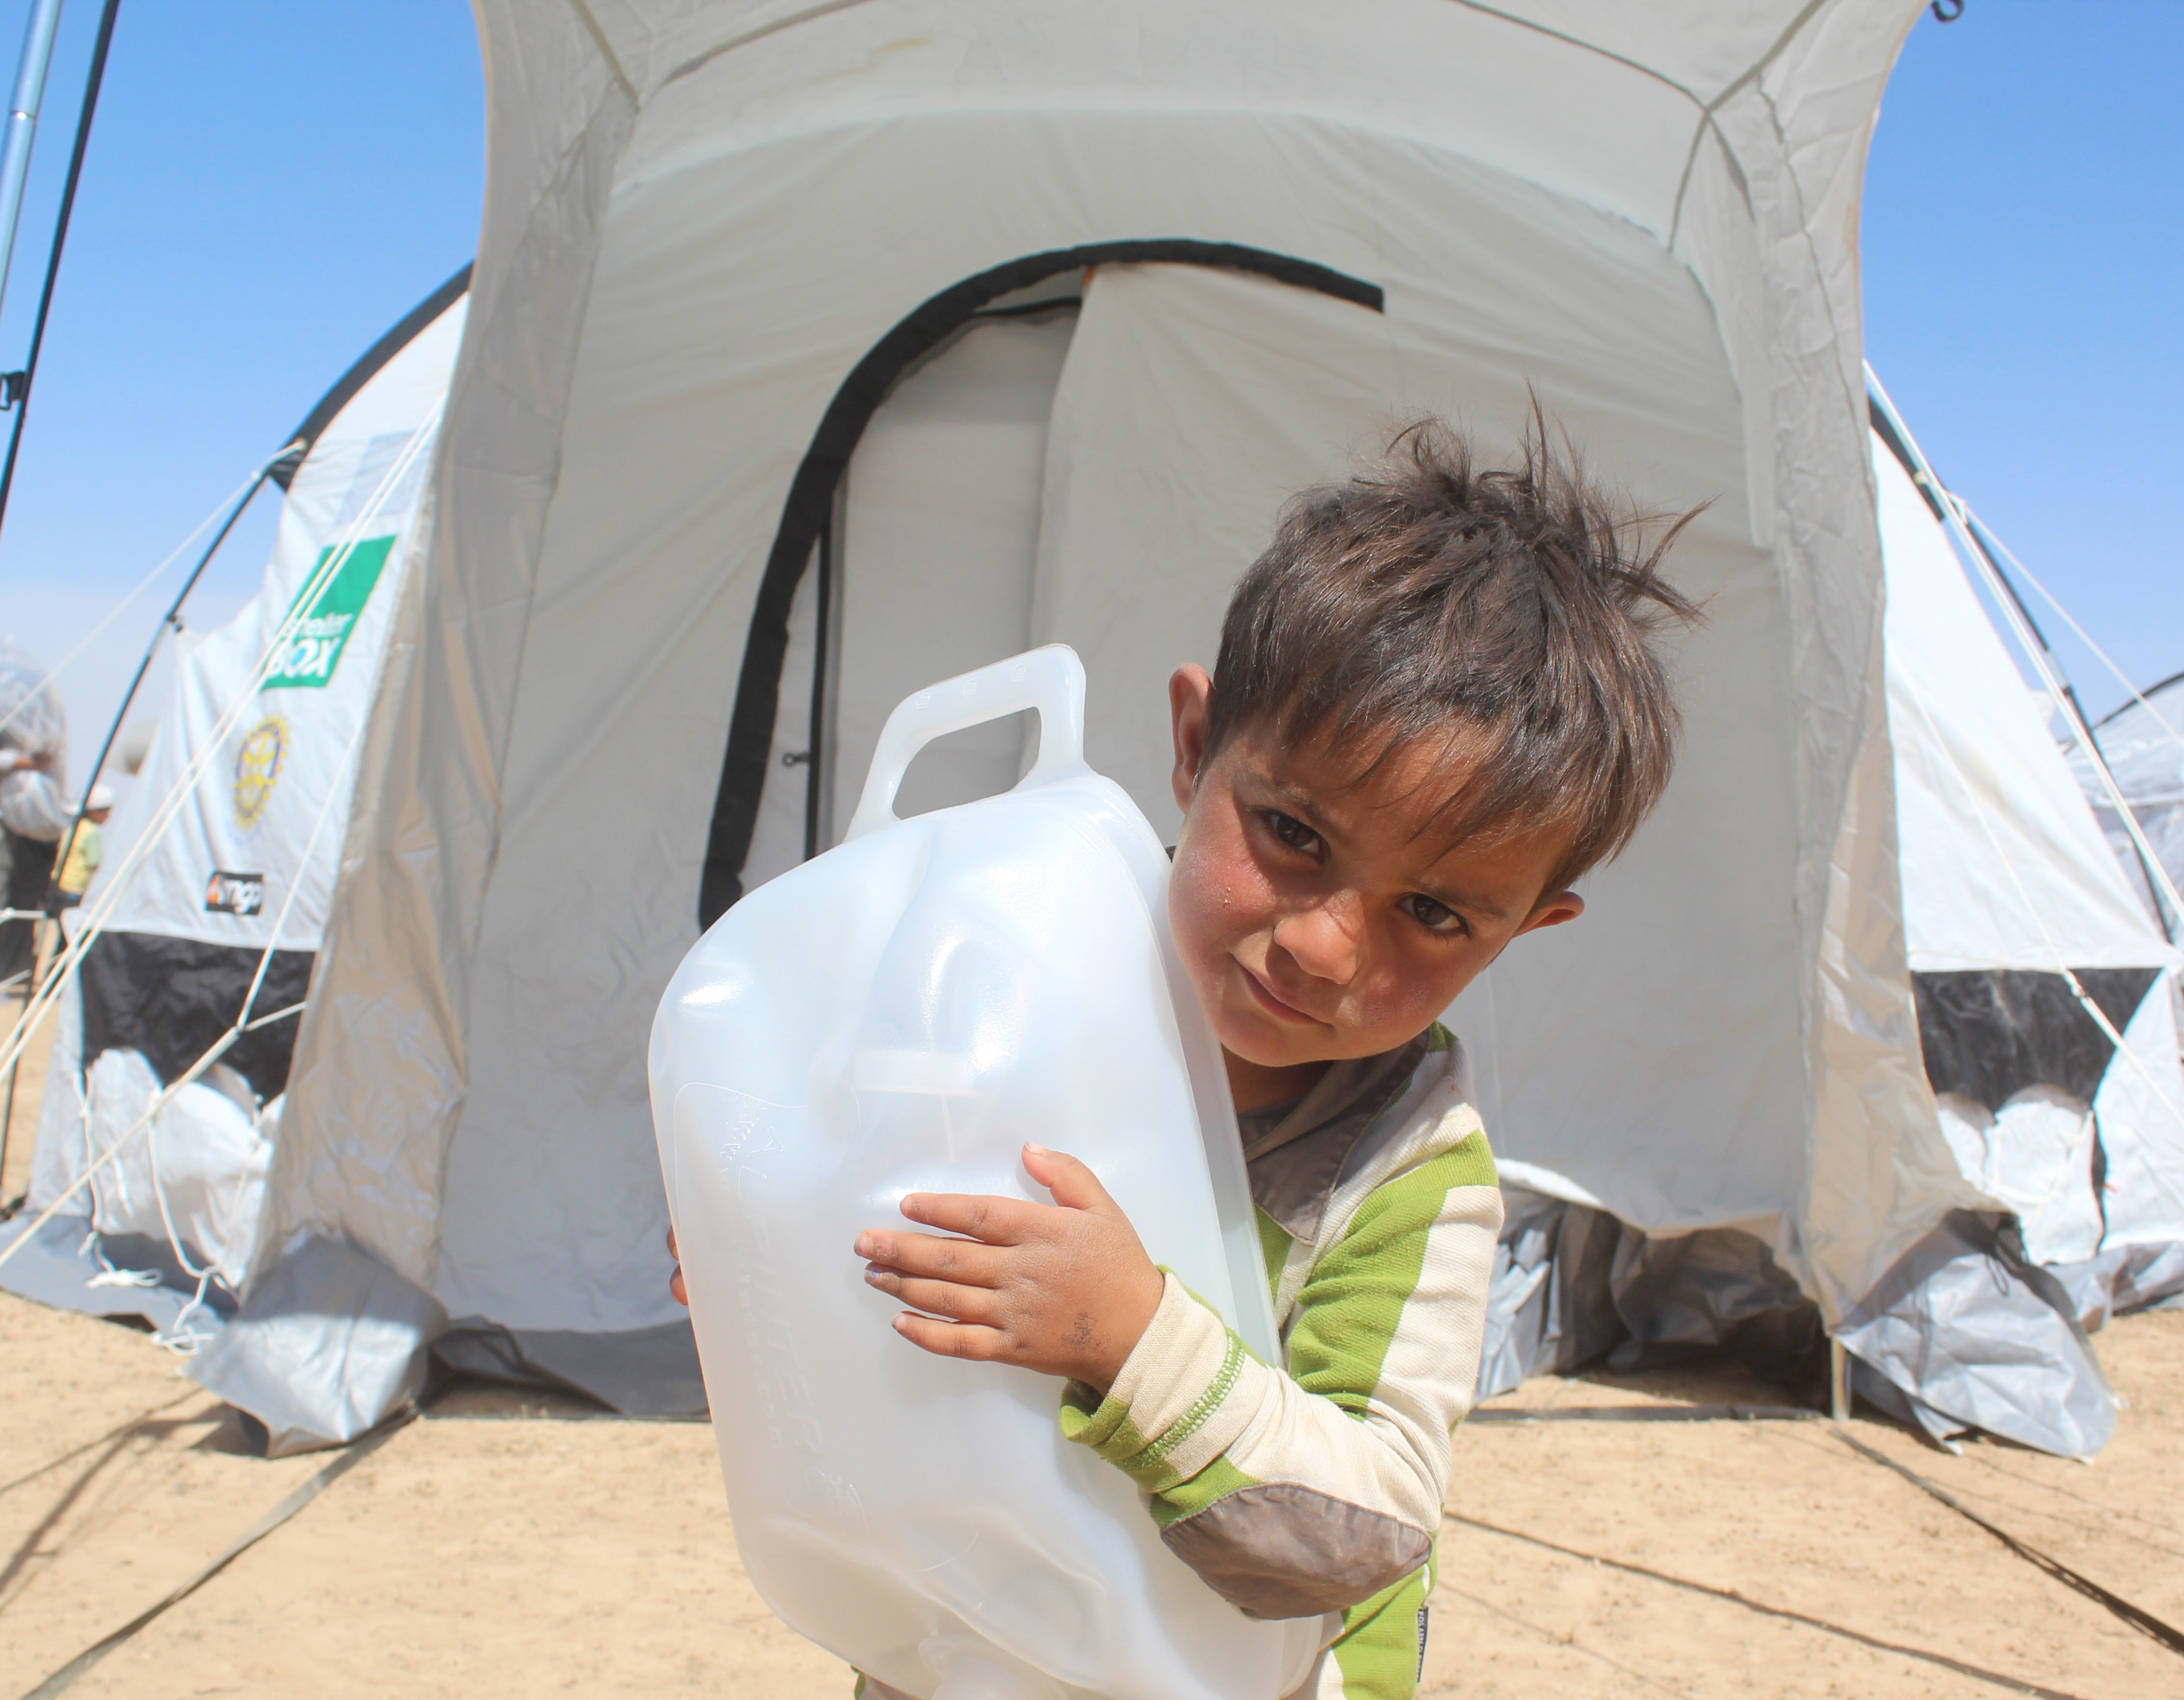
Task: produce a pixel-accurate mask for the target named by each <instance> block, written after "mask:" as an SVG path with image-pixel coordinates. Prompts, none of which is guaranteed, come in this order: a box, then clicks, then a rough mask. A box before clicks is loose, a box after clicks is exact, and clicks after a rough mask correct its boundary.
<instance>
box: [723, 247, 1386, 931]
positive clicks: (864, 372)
mask: <svg viewBox="0 0 2184 1700" xmlns="http://www.w3.org/2000/svg"><path fill="white" fill-rule="evenodd" d="M1147 264H1176V265H1187V266H1191V267H1212V268H1218V269H1222V270H1232V271H1243V272H1252V273H1257V274H1259V275H1260V276H1264V277H1268V278H1271V279H1273V280H1274V281H1277V282H1279V283H1282V284H1284V285H1287V286H1290V287H1295V288H1298V289H1303V290H1310V291H1312V292H1314V293H1318V294H1319V295H1323V296H1331V297H1333V298H1335V299H1337V300H1340V301H1343V302H1346V303H1350V304H1354V305H1356V306H1357V307H1362V308H1365V309H1369V310H1371V311H1373V312H1375V313H1377V312H1379V309H1380V308H1381V305H1382V301H1381V292H1380V290H1379V288H1378V287H1376V286H1374V285H1373V284H1370V283H1367V282H1365V281H1362V280H1361V279H1357V278H1353V277H1349V276H1344V275H1342V274H1340V273H1338V272H1334V271H1330V270H1328V269H1327V268H1325V267H1323V266H1318V265H1312V264H1310V263H1308V262H1306V261H1303V260H1299V259H1293V258H1291V257H1290V256H1287V255H1284V254H1270V253H1266V252H1263V251H1261V250H1258V249H1252V248H1236V247H1234V246H1232V245H1229V244H1220V243H1211V242H1180V241H1178V242H1115V243H1104V244H1100V245H1098V246H1095V247H1088V248H1081V249H1071V250H1066V251H1062V252H1059V253H1056V254H1035V255H1032V256H1030V257H1028V258H1027V259H1022V260H1019V261H1017V262H1014V263H1013V264H1011V265H1006V266H1001V267H999V268H996V269H995V270H992V271H989V272H986V273H983V274H981V275H980V276H977V277H973V278H969V279H967V280H965V281H963V282H962V283H961V284H958V285H956V287H953V288H951V289H950V290H947V291H944V292H943V293H941V294H940V295H938V296H936V297H934V298H933V299H931V300H929V301H928V302H927V303H925V304H924V305H923V306H922V307H920V308H919V309H917V311H916V312H915V313H912V314H911V315H909V317H907V318H905V320H903V321H902V322H901V323H900V324H899V325H898V326H896V327H895V328H894V330H893V331H892V332H889V335H888V336H887V337H884V338H883V339H882V340H881V342H880V343H878V344H877V345H876V346H875V347H874V348H872V351H871V353H869V354H867V355H866V357H865V359H864V360H861V361H860V362H859V363H858V365H857V366H856V368H855V371H852V372H851V374H850V377H849V378H848V379H847V380H846V381H845V382H844V384H843V386H842V388H841V390H840V391H839V392H838V393H837V395H836V396H835V399H834V403H833V406H832V407H830V408H829V409H828V410H827V416H826V419H825V421H823V422H822V425H821V426H820V429H819V431H818V432H817V434H816V438H815V439H814V441H813V443H812V445H811V449H810V451H809V452H808V453H807V454H806V455H805V460H804V463H803V465H801V467H799V471H798V474H797V477H796V480H795V482H794V485H793V487H792V488H791V492H790V495H789V499H788V504H787V505H786V509H785V510H784V513H783V518H782V522H781V527H780V530H779V532H777V535H776V538H775V540H774V547H773V549H772V552H771V554H770V556H769V559H768V564H767V570H766V583H765V585H764V587H763V588H762V589H761V590H760V597H759V606H758V609H757V610H756V612H755V616H754V618H753V621H752V625H751V633H750V638H749V644H748V647H747V649H746V651H745V655H744V668H743V673H742V680H741V689H740V690H739V693H738V698H737V701H736V709H735V717H734V721H733V724H732V727H731V729H730V733H729V739H728V748H727V755H726V756H725V758H724V760H723V761H722V765H721V784H720V790H719V794H718V797H717V800H716V805H715V810H714V817H713V824H712V832H711V836H710V843H709V846H708V851H707V856H706V862H705V878H704V881H703V883H702V885H701V888H700V891H699V922H700V924H701V925H705V926H710V925H711V923H712V922H713V921H714V920H716V918H718V917H719V915H720V913H721V911H723V910H724V909H726V908H727V906H728V905H729V904H730V903H733V901H734V900H736V898H738V897H739V896H741V895H742V894H743V893H744V892H745V891H748V890H749V889H751V888H752V887H753V886H755V885H758V884H760V883H764V882H765V881H766V880H767V879H770V878H773V877H774V876H775V875H777V874H779V873H782V872H786V871H787V870H788V868H789V867H794V865H795V864H796V863H797V862H799V861H804V860H806V859H807V858H809V857H811V856H816V855H817V854H818V853H819V852H820V851H821V850H825V849H827V848H828V847H830V846H831V845H833V844H835V843H836V842H838V839H839V838H840V835H841V833H842V831H843V830H844V829H845V828H846V827H847V825H848V822H849V818H850V813H851V811H853V810H854V808H855V805H856V798H857V791H858V789H859V787H860V786H861V784H862V783H863V780H864V773H865V769H866V766H867V764H868V763H869V762H870V761H871V758H872V750H873V747H874V745H875V744H877V740H878V738H879V732H880V727H881V726H882V725H883V723H884V722H885V721H886V719H887V716H888V714H889V711H891V710H892V709H893V708H894V705H895V704H897V703H898V702H900V701H901V700H903V698H905V697H906V696H908V695H909V694H911V692H912V691H915V690H917V689H919V688H922V687H923V686H925V685H928V684H931V683H933V682H934V680H935V679H937V678H945V677H951V676H953V675H954V674H956V673H958V672H968V671H969V670H970V669H971V668H972V667H977V666H983V665H985V664H986V663H987V662H989V661H993V660H1000V659H1001V658H1002V657H1004V656H1006V655H1015V654H1017V653H1019V652H1020V651H1022V650H1024V649H1029V648H1031V647H1033V646H1034V644H1037V643H1039V642H1044V641H1046V638H1047V636H1050V635H1053V634H1050V633H1049V634H1044V635H1035V630H1036V627H1037V625H1038V621H1037V620H1036V618H1035V610H1034V604H1035V601H1036V586H1037V582H1038V575H1039V553H1040V535H1041V519H1042V516H1043V513H1044V511H1045V503H1046V499H1047V496H1048V493H1049V488H1048V487H1049V478H1048V470H1047V465H1046V460H1047V456H1046V448H1047V438H1048V432H1049V427H1050V422H1051V421H1052V418H1053V415H1054V408H1055V403H1056V395H1057V393H1058V392H1059V390H1060V387H1061V381H1062V374H1063V369H1064V366H1065V365H1066V364H1067V359H1068V356H1069V353H1070V348H1071V346H1072V343H1073V339H1074V336H1075V332H1076V329H1077V325H1078V315H1079V311H1080V309H1081V308H1082V307H1083V304H1084V292H1085V290H1086V289H1087V288H1088V287H1089V284H1090V282H1091V280H1092V279H1093V277H1094V276H1095V274H1096V272H1097V271H1098V270H1099V269H1100V267H1102V266H1114V265H1132V266H1135V265H1147ZM1155 402H1156V398H1153V397H1151V396H1148V397H1146V398H1145V403H1146V404H1148V405H1151V404H1155ZM1244 564H1245V563H1244V562H1242V561H1239V562H1238V563H1237V570H1238V571H1241V569H1242V566H1244ZM776 608H778V609H780V610H781V612H780V614H779V615H778V616H776V615H775V614H774V613H773V610H775V609H776ZM769 682H770V683H771V690H770V691H769V690H768V689H767V685H768V683H769ZM769 698H770V700H769ZM1027 725H1028V722H1027V721H1025V719H1024V717H1022V716H1018V717H1017V718H1016V719H1014V720H1011V721H1007V722H999V723H996V724H994V725H990V726H987V727H977V728H973V729H972V730H969V731H967V732H963V733H956V735H955V736H953V737H951V738H949V739H943V740H940V741H939V743H937V744H934V745H933V747H932V748H931V749H930V750H928V751H927V752H925V753H924V754H923V755H922V756H921V758H920V760H919V761H918V763H917V766H915V767H913V768H912V769H911V772H910V775H909V776H908V778H906V779H905V783H904V788H903V793H902V797H901V799H900V802H899V804H898V807H900V809H902V810H903V811H905V812H906V813H917V812H921V811H925V810H928V809H934V808H941V807H944V806H947V805H950V804H954V803H960V802H965V801H968V800H971V799H972V798H974V797H979V796H985V795H989V794H992V793H993V792H995V791H997V790H1005V789H1007V788H1008V787H1009V786H1011V785H1012V784H1014V783H1016V781H1017V778H1018V777H1019V776H1020V775H1021V774H1022V772H1023V769H1024V766H1025V764H1026V763H1027V762H1028V761H1029V760H1030V759H1031V758H1032V757H1033V756H1034V755H1035V754H1036V751H1035V750H1027V749H1026V748H1025V747H1024V744H1023V739H1024V737H1025V727H1026V726H1027ZM761 739H763V742H762V743H761ZM759 750H763V752H764V755H763V760H762V761H754V760H753V756H754V754H755V752H757V751H759Z"/></svg>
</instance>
